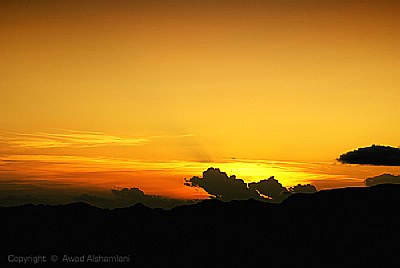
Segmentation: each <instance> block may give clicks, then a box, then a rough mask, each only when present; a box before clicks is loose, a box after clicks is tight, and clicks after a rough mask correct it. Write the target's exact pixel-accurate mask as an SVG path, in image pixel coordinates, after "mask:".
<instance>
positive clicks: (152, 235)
mask: <svg viewBox="0 0 400 268" xmlns="http://www.w3.org/2000/svg"><path fill="white" fill-rule="evenodd" d="M399 205H400V185H383V184H382V185H376V186H371V187H359V188H342V189H333V190H322V191H319V192H315V193H297V194H293V195H290V196H288V197H287V199H286V200H284V201H283V202H282V203H280V204H276V203H268V202H262V201H259V200H255V199H249V200H239V201H230V202H223V201H221V200H217V199H210V200H205V201H202V202H199V203H196V204H191V205H182V206H178V207H175V208H173V209H171V210H164V209H151V208H148V207H146V206H145V205H143V204H141V203H138V204H136V205H134V206H132V207H126V208H118V209H112V210H110V209H100V208H96V207H93V206H90V205H88V204H85V203H81V202H79V203H73V204H68V205H57V206H50V205H32V204H27V205H23V206H17V207H1V208H0V215H1V219H2V220H1V228H0V230H1V234H0V235H1V238H2V243H3V245H4V246H3V247H2V250H1V252H2V256H1V262H2V264H9V265H11V266H16V264H10V263H8V260H7V257H8V256H9V255H10V254H12V255H24V256H26V255H35V254H47V255H48V256H50V255H54V254H55V255H57V256H59V260H58V264H64V265H66V266H71V264H70V263H63V262H62V257H63V256H64V255H66V254H67V255H68V256H70V255H76V256H82V255H83V254H85V255H89V254H101V255H115V254H118V255H120V256H129V257H130V262H129V263H126V262H125V263H113V264H112V265H111V264H110V266H112V267H114V266H116V265H117V266H124V267H160V266H162V265H167V264H168V265H172V266H188V267H192V266H195V267H197V266H204V265H207V266H210V267H216V266H219V267H252V266H258V267H259V266H265V267H294V266H300V267H304V265H308V266H318V267H393V266H394V265H395V264H397V262H398V258H397V253H396V252H397V244H398V241H399V238H400V232H399V228H400V217H398V216H399V212H398V211H399V210H398V207H399ZM47 264H49V265H50V264H51V263H47ZM91 264H92V265H93V267H99V264H98V263H85V266H90V265H91ZM103 264H104V263H103ZM2 267H3V265H2ZM53 267H54V266H53Z"/></svg>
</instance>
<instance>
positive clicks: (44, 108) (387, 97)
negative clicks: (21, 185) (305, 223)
mask: <svg viewBox="0 0 400 268" xmlns="http://www.w3.org/2000/svg"><path fill="white" fill-rule="evenodd" d="M261 2H262V3H261ZM300 2H301V3H300ZM399 11H400V5H399V4H398V3H397V2H395V1H356V0H353V1H331V2H330V3H327V1H316V0H315V1H311V0H306V1H43V0H38V1H1V3H0V114H1V116H0V132H1V133H0V134H1V135H0V137H1V139H0V159H1V160H2V161H3V162H2V164H1V165H0V171H1V172H2V174H3V176H2V177H1V178H9V179H10V178H13V179H14V178H15V179H16V180H22V178H29V179H33V177H35V178H36V177H40V178H41V179H45V180H47V179H48V180H49V181H50V182H51V181H55V180H56V179H57V178H64V179H65V180H67V181H70V182H73V181H74V180H75V179H76V180H77V181H79V182H80V183H83V181H86V180H88V181H89V182H88V183H89V184H90V185H97V184H99V185H106V187H109V186H110V185H111V183H117V184H118V185H121V186H129V185H131V186H132V187H133V186H140V187H141V188H143V190H145V191H146V192H151V193H155V194H157V193H159V194H163V195H169V196H185V197H187V196H194V195H196V194H198V193H195V192H194V191H195V190H193V189H187V188H184V187H183V185H181V180H183V178H184V177H185V176H186V177H187V176H193V175H201V171H203V170H204V169H206V168H207V167H209V166H214V167H221V169H222V170H224V171H226V172H228V173H229V174H236V175H238V176H242V177H245V176H247V177H248V178H250V179H251V178H255V177H256V175H257V178H258V176H264V177H267V176H271V175H276V174H275V173H279V172H278V171H277V170H276V169H273V168H272V167H273V164H271V161H278V162H279V161H280V162H279V163H280V164H279V165H280V167H281V170H282V169H283V170H286V172H289V171H290V168H288V167H289V166H290V167H291V168H292V169H291V172H292V173H290V172H289V173H281V177H278V176H276V177H277V179H278V180H279V181H282V183H283V184H284V185H286V186H291V183H292V182H293V184H294V183H297V182H315V184H316V185H317V186H320V188H321V187H322V188H323V187H333V186H348V185H354V181H352V180H353V179H358V180H356V182H357V183H359V182H361V181H362V179H363V178H364V175H367V174H368V175H371V174H377V173H380V172H381V171H382V172H385V170H389V169H384V170H383V169H382V170H381V169H380V168H370V170H369V171H368V172H367V171H365V172H364V171H363V170H364V169H365V168H366V167H362V168H361V167H345V166H340V167H338V166H337V165H338V164H335V163H334V162H335V159H336V158H337V157H338V156H339V155H340V154H342V153H345V152H347V151H349V150H353V149H355V148H358V147H364V146H369V145H371V144H374V143H375V144H385V145H392V146H398V145H399V142H398V133H399V132H400V124H398V115H399V114H400V106H399V105H398V103H399V100H400V98H399V97H400V91H399V88H400V87H399V86H400V76H399V75H398V74H399V71H400V33H399V29H400V16H398V14H399ZM232 157H234V158H236V159H237V160H238V161H234V160H233V159H232ZM66 158H67V159H68V161H66V162H67V164H65V165H66V166H67V167H66V168H65V166H63V165H62V164H61V163H64V162H65V159H66ZM97 158H102V159H103V161H100V162H98V161H97V162H96V167H95V171H96V172H97V171H99V173H96V174H95V175H93V174H92V175H90V174H88V173H84V174H81V173H79V172H78V171H79V170H78V171H77V169H79V167H81V166H82V167H83V169H84V171H85V172H89V171H90V168H94V167H93V166H91V165H92V163H93V161H94V159H97ZM35 159H36V161H35ZM38 159H39V160H40V161H39V160H38ZM43 159H46V161H42V160H43ZM49 159H50V160H49ZM62 159H63V160H62ZM105 159H106V160H105ZM115 159H124V161H123V163H124V164H123V165H122V166H120V165H119V164H118V165H117V164H116V163H115ZM229 159H230V160H229ZM6 160H9V161H11V160H14V161H15V162H12V163H13V166H10V165H11V164H10V163H11V162H7V161H6ZM228 160H229V161H228ZM239 160H240V161H239ZM242 160H243V161H242ZM263 161H264V162H263ZM265 161H267V164H265V163H266V162H265ZM268 161H270V162H268ZM28 162H29V165H28V166H26V165H25V166H24V165H23V164H22V163H25V164H26V163H28ZM43 162H45V163H43ZM54 162H58V163H59V165H53V164H54ZM160 162H161V163H163V164H160ZM227 162H229V163H230V164H229V165H228V164H227ZM243 162H245V163H246V164H243ZM321 162H323V163H329V164H323V165H322V166H323V167H322V166H318V167H319V168H317V169H315V168H313V169H310V167H309V166H307V168H304V167H303V166H302V167H301V168H300V169H299V167H298V164H296V163H301V165H314V164H315V163H321ZM49 163H50V164H49ZM134 163H136V164H134ZM172 163H175V164H172ZM177 163H178V164H177ZM248 163H253V164H252V165H250V166H249V164H248ZM258 163H264V165H267V166H268V167H269V168H270V169H259V168H258V167H259V164H258ZM288 163H292V164H288ZM318 165H319V164H318ZM325 165H328V166H334V168H333V170H334V172H332V171H329V172H328V171H326V170H328V169H329V170H332V168H325ZM171 166H173V168H170V167H171ZM61 167H62V168H61ZM235 167H236V168H235ZM224 168H225V169H226V170H225V169H224ZM285 168H286V169H285ZM49 169H50V170H53V171H54V170H57V172H56V173H51V172H50V171H49ZM35 170H36V171H38V170H39V171H40V172H42V173H40V172H39V173H38V174H39V175H38V174H37V173H35V172H36V171H35ZM100 171H101V172H100ZM122 171H123V172H122ZM389 171H391V172H392V173H395V172H396V169H394V168H391V169H390V170H389ZM7 172H8V173H7ZM30 172H31V173H30ZM68 172H69V173H68ZM77 172H78V173H77ZM93 172H94V171H93ZM192 172H194V174H193V173H192ZM295 172H297V173H296V174H297V176H296V174H295ZM302 172H303V173H302ZM324 172H325V173H324ZM27 173H29V174H31V175H32V174H33V173H35V174H36V175H35V176H33V175H32V176H29V175H27ZM67 173H68V174H67ZM271 173H273V174H271ZM4 174H6V175H7V176H6V175H4ZM51 174H52V175H51ZM100 174H102V175H100ZM254 174H255V175H254ZM284 174H286V175H287V177H285V175H284ZM315 174H317V175H315ZM82 177H84V178H82ZM288 177H290V178H288ZM346 178H347V179H349V180H350V181H346V180H344V181H343V179H346ZM259 179H262V178H259ZM316 181H318V182H316ZM318 183H319V185H318Z"/></svg>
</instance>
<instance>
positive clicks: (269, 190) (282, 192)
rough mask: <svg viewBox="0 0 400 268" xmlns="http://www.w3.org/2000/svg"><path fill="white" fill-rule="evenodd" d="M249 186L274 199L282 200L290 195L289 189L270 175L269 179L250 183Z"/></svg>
mask: <svg viewBox="0 0 400 268" xmlns="http://www.w3.org/2000/svg"><path fill="white" fill-rule="evenodd" d="M249 188H250V189H254V190H255V191H257V192H258V193H259V194H261V195H262V196H265V197H266V198H267V199H270V200H272V201H276V202H281V201H283V200H284V199H285V198H286V197H288V196H289V195H290V193H289V191H288V190H287V189H286V188H285V187H283V186H282V184H280V183H279V182H278V180H276V179H274V177H273V176H272V177H270V178H269V179H267V180H261V181H259V182H252V183H249Z"/></svg>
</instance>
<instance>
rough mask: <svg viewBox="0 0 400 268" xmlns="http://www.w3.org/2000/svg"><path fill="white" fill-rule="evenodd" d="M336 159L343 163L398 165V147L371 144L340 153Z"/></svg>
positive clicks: (399, 153)
mask: <svg viewBox="0 0 400 268" xmlns="http://www.w3.org/2000/svg"><path fill="white" fill-rule="evenodd" d="M338 161H339V162H342V163H345V164H360V165H375V166H400V148H395V147H390V146H381V145H372V146H370V147H365V148H359V149H357V150H354V151H351V152H347V153H345V154H342V155H341V156H340V157H339V158H338Z"/></svg>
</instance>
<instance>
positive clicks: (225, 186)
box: [185, 168, 316, 202]
mask: <svg viewBox="0 0 400 268" xmlns="http://www.w3.org/2000/svg"><path fill="white" fill-rule="evenodd" d="M185 185H186V186H189V187H201V188H203V189H204V190H205V191H206V192H207V193H209V194H210V196H211V197H212V198H216V199H219V200H222V201H231V200H243V199H250V198H253V199H256V200H262V201H270V202H282V201H283V200H284V199H286V198H287V197H288V196H289V195H291V194H294V193H300V192H301V193H313V192H315V191H316V188H315V186H313V185H310V184H307V185H300V184H299V185H297V186H295V187H292V188H290V189H289V190H288V189H287V188H286V187H283V186H282V184H281V183H279V181H278V180H276V179H275V178H274V177H273V176H272V177H270V178H269V179H266V180H261V181H259V182H252V183H249V184H247V183H245V182H244V181H243V180H242V179H237V178H236V176H234V175H232V176H230V177H228V175H227V174H226V173H225V172H222V171H220V170H219V169H218V168H209V169H207V170H206V171H204V172H203V177H202V178H200V177H197V176H194V177H192V178H191V179H187V180H186V182H185Z"/></svg>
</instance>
